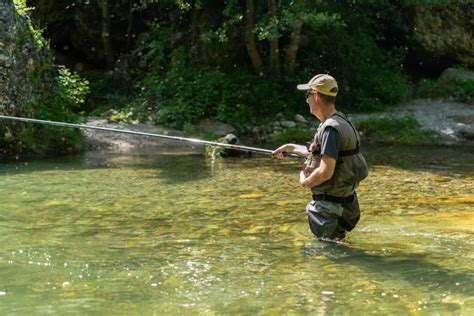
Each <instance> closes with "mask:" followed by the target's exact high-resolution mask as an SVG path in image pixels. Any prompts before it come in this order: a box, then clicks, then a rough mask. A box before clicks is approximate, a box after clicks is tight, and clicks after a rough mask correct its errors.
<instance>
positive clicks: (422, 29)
mask: <svg viewBox="0 0 474 316" xmlns="http://www.w3.org/2000/svg"><path fill="white" fill-rule="evenodd" d="M414 22H415V38H416V40H417V41H418V42H419V43H420V44H421V45H422V46H423V47H424V48H425V49H426V50H427V51H428V52H430V53H432V54H433V56H437V57H450V58H453V59H455V60H456V61H458V62H459V63H462V64H465V65H466V66H469V67H473V66H474V54H473V51H474V38H473V32H472V30H473V29H474V5H473V4H472V3H469V2H468V1H466V2H465V3H459V2H457V1H452V2H451V4H450V5H442V6H436V5H431V4H427V5H419V6H417V8H416V17H415V21H414Z"/></svg>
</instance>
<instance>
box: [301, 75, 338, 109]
mask: <svg viewBox="0 0 474 316" xmlns="http://www.w3.org/2000/svg"><path fill="white" fill-rule="evenodd" d="M297 89H298V90H302V91H306V94H307V97H309V96H311V94H313V93H317V94H318V97H319V98H321V101H322V102H323V103H326V104H335V102H336V95H337V93H338V91H339V88H338V86H337V82H336V79H334V78H333V77H332V76H330V75H326V74H319V75H316V76H314V77H313V78H311V80H310V81H309V82H308V83H305V84H299V85H298V86H297Z"/></svg>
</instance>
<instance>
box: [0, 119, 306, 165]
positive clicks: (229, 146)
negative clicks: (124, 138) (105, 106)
mask: <svg viewBox="0 0 474 316" xmlns="http://www.w3.org/2000/svg"><path fill="white" fill-rule="evenodd" d="M0 119H3V120H11V121H20V122H27V123H36V124H44V125H52V126H62V127H71V128H79V129H95V130H100V131H107V132H115V133H124V134H133V135H140V136H148V137H157V138H164V139H171V140H177V141H183V142H190V143H195V144H201V145H209V146H216V147H222V148H227V149H233V150H240V151H250V152H256V153H261V154H266V155H271V154H272V152H273V151H272V150H270V149H264V148H257V147H250V146H240V145H233V144H226V143H219V142H213V141H207V140H201V139H196V138H186V137H180V136H170V135H163V134H154V133H145V132H137V131H132V130H127V129H116V128H109V127H101V126H92V125H86V124H73V123H64V122H55V121H45V120H38V119H32V118H25V117H16V116H6V115H0ZM285 156H286V157H295V158H296V157H300V156H298V155H296V154H285Z"/></svg>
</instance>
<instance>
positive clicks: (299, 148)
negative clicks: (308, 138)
mask: <svg viewBox="0 0 474 316" xmlns="http://www.w3.org/2000/svg"><path fill="white" fill-rule="evenodd" d="M288 149H289V150H291V151H289V152H291V153H294V154H297V155H298V156H302V157H308V155H309V151H308V148H306V146H303V145H297V144H288Z"/></svg>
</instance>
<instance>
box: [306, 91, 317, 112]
mask: <svg viewBox="0 0 474 316" xmlns="http://www.w3.org/2000/svg"><path fill="white" fill-rule="evenodd" d="M316 98H317V96H316V92H311V91H310V90H308V91H306V103H308V105H309V111H310V113H311V114H313V115H315V112H314V110H315V107H316Z"/></svg>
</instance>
